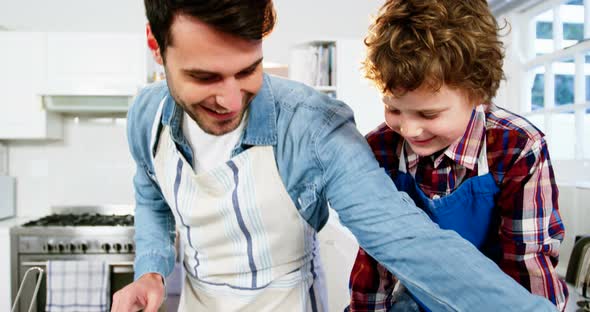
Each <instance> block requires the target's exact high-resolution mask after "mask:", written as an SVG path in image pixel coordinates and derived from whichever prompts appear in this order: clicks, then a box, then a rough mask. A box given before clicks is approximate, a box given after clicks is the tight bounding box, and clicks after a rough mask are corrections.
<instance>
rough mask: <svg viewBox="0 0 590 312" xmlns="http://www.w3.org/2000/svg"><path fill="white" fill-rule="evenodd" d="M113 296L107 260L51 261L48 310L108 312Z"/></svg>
mask: <svg viewBox="0 0 590 312" xmlns="http://www.w3.org/2000/svg"><path fill="white" fill-rule="evenodd" d="M109 297H110V279H109V265H108V264H107V263H106V262H90V261H47V299H46V304H47V305H46V306H45V310H46V311H47V312H107V311H109V309H110V302H109V299H110V298H109Z"/></svg>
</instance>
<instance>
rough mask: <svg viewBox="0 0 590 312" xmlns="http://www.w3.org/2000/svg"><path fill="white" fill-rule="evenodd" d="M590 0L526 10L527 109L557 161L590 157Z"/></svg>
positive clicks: (523, 16) (546, 3)
mask: <svg viewBox="0 0 590 312" xmlns="http://www.w3.org/2000/svg"><path fill="white" fill-rule="evenodd" d="M587 15H590V0H586V1H584V0H569V1H568V0H562V1H559V0H547V1H543V2H542V3H541V4H539V5H537V6H535V7H532V8H529V9H527V10H526V11H524V12H522V14H521V16H520V17H519V20H521V21H523V24H522V25H521V26H522V29H520V31H521V36H522V38H523V39H524V40H523V41H524V44H523V45H521V46H519V47H520V48H521V49H522V50H523V51H521V52H524V53H521V54H520V55H524V67H523V73H524V77H525V79H524V83H525V86H524V87H523V88H520V90H521V91H519V92H524V93H525V94H523V95H522V98H523V99H525V105H524V106H523V107H522V109H523V110H524V111H523V112H521V114H522V115H524V116H525V117H526V118H527V119H529V120H530V121H531V122H533V123H534V124H535V126H537V127H538V128H540V129H541V130H542V131H543V132H544V133H545V134H546V137H547V141H548V142H549V149H550V153H551V157H552V158H553V159H556V160H582V159H586V160H587V159H590V40H588V39H589V38H590V16H587Z"/></svg>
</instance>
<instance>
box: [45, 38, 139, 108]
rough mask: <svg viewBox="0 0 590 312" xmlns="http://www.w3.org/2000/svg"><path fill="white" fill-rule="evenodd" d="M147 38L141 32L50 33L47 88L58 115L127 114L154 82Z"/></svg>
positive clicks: (48, 99) (48, 105) (48, 103)
mask: <svg viewBox="0 0 590 312" xmlns="http://www.w3.org/2000/svg"><path fill="white" fill-rule="evenodd" d="M147 55H148V53H147V49H146V47H145V36H144V35H143V34H137V33H49V34H48V35H47V79H46V83H45V86H44V89H43V90H41V92H42V94H43V99H44V105H45V107H46V108H47V109H48V110H50V111H53V112H66V113H68V112H70V113H124V112H126V111H127V109H128V107H129V105H130V103H131V100H132V98H133V96H134V95H135V94H136V93H137V91H138V90H139V89H140V88H141V87H143V86H145V84H146V83H147V81H148V74H147V71H146V67H147V60H146V57H147Z"/></svg>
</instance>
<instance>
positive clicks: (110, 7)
mask: <svg viewBox="0 0 590 312" xmlns="http://www.w3.org/2000/svg"><path fill="white" fill-rule="evenodd" d="M274 2H275V9H276V11H277V16H278V19H277V24H276V27H275V30H274V32H273V33H272V34H271V35H270V36H269V37H268V38H267V40H266V41H265V43H264V50H265V60H266V61H271V62H277V63H281V64H287V63H288V61H289V47H290V46H292V45H293V44H295V43H298V42H302V41H307V40H312V39H317V38H318V37H321V38H328V37H354V38H356V37H362V36H364V35H365V32H366V30H367V27H368V25H369V15H370V14H372V13H375V12H376V11H377V9H378V8H379V7H380V6H381V4H382V3H383V0H376V1H375V0H371V1H349V2H347V3H346V5H343V2H342V1H339V0H297V1H294V0H275V1H274ZM144 14H145V13H144V7H143V1H142V0H124V1H121V0H102V1H80V0H51V1H46V0H18V1H12V0H0V26H3V27H5V28H8V29H16V30H35V31H57V32H62V31H81V32H82V31H90V32H99V31H100V32H110V31H113V32H143V31H144V27H145V17H144Z"/></svg>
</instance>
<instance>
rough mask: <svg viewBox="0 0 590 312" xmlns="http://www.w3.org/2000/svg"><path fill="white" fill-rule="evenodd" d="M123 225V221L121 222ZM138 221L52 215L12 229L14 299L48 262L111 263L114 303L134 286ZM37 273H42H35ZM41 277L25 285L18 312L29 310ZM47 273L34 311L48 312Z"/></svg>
mask: <svg viewBox="0 0 590 312" xmlns="http://www.w3.org/2000/svg"><path fill="white" fill-rule="evenodd" d="M121 220H123V221H121ZM132 225H133V217H132V216H130V215H104V214H97V213H82V214H53V215H51V216H48V217H45V218H42V219H39V220H35V221H32V222H29V223H27V224H23V225H21V226H18V227H15V228H13V229H11V248H12V254H11V257H12V259H11V260H12V261H11V263H12V298H13V300H14V298H15V296H16V292H17V290H18V288H19V286H20V283H21V281H22V280H23V277H24V274H25V272H26V271H27V270H28V269H29V268H31V267H41V268H42V269H44V270H45V269H46V267H47V262H48V261H52V260H63V261H104V262H105V263H107V264H108V268H109V273H108V274H109V277H110V294H109V295H110V298H112V295H113V293H115V292H116V291H117V290H119V289H121V288H123V287H124V286H125V285H127V284H129V283H131V282H132V281H133V260H134V244H133V234H134V230H133V226H132ZM35 274H38V273H35ZM36 280H37V276H35V278H33V277H32V276H29V278H28V279H27V280H26V281H24V283H25V284H24V285H23V291H22V293H21V298H20V300H19V302H18V304H19V305H18V308H17V309H16V311H28V307H29V303H30V302H32V300H33V298H32V296H33V293H34V290H35V283H36ZM45 282H46V274H44V275H43V278H42V282H41V287H40V289H39V292H38V294H37V298H35V304H34V308H33V310H32V311H45V303H46V301H45V297H46V292H47V289H46V285H45V284H46V283H45Z"/></svg>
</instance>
